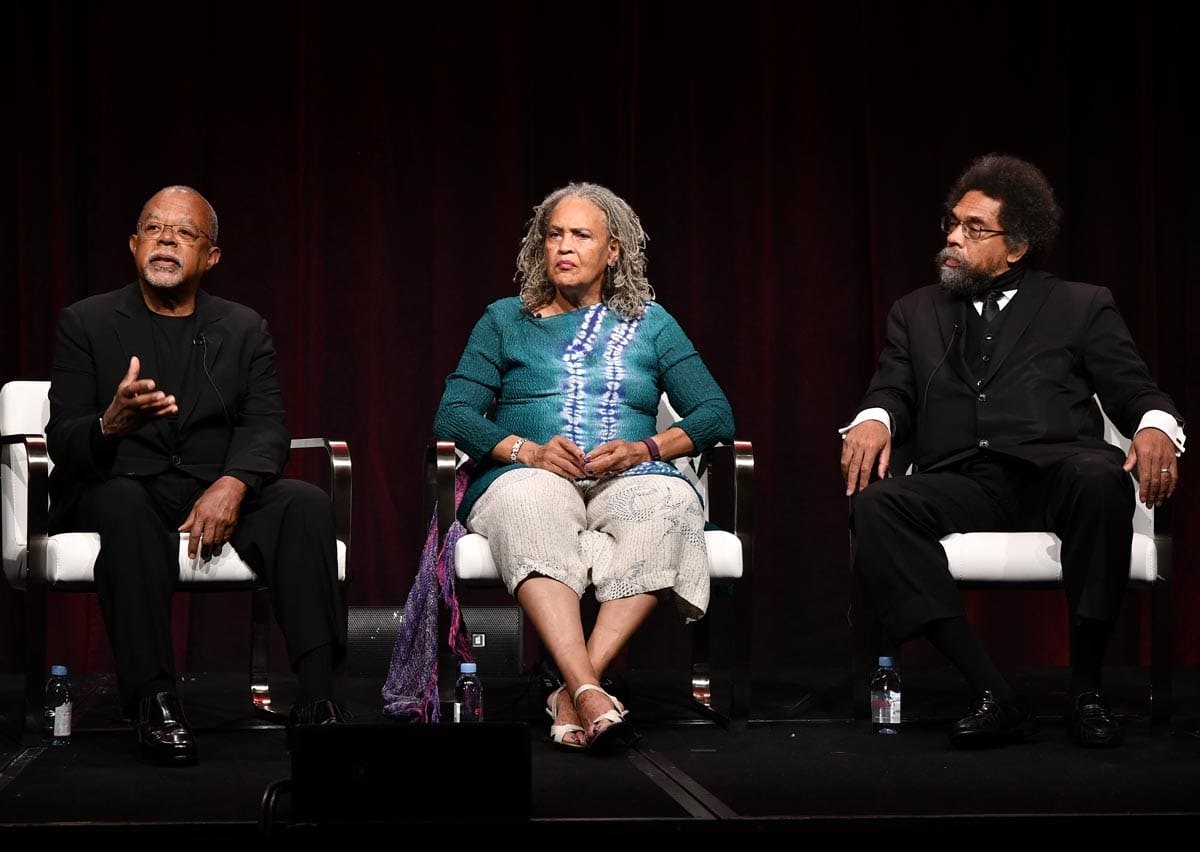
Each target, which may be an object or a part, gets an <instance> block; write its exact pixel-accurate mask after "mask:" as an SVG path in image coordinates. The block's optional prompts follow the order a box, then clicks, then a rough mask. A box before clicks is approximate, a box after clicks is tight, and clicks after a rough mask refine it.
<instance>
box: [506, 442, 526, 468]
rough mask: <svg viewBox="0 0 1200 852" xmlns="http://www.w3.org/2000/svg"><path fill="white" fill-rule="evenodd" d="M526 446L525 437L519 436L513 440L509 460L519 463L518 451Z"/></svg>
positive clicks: (512, 462) (511, 462)
mask: <svg viewBox="0 0 1200 852" xmlns="http://www.w3.org/2000/svg"><path fill="white" fill-rule="evenodd" d="M523 446H525V439H524V438H517V440H515V441H513V445H512V449H511V450H509V451H508V461H509V463H510V464H516V463H517V453H519V452H521V447H523Z"/></svg>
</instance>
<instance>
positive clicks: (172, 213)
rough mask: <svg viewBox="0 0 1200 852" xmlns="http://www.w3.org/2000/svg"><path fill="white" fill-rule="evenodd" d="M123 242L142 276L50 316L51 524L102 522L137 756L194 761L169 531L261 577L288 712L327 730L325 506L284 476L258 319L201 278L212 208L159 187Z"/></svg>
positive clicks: (330, 636)
mask: <svg viewBox="0 0 1200 852" xmlns="http://www.w3.org/2000/svg"><path fill="white" fill-rule="evenodd" d="M129 249H130V251H131V252H132V253H133V257H134V262H135V266H136V269H137V281H135V282H133V283H131V284H129V285H128V286H126V287H123V288H121V289H119V290H114V291H112V292H109V293H104V294H101V295H96V296H91V297H89V298H86V299H83V300H82V301H80V302H77V303H75V304H73V305H70V306H69V307H67V308H66V309H64V310H63V311H62V313H61V315H60V317H59V321H58V336H57V347H56V351H55V356H54V364H53V368H52V371H51V382H50V420H49V423H48V424H47V427H46V433H47V435H46V437H47V443H48V448H49V451H50V455H51V457H52V459H53V460H54V465H55V466H54V470H53V472H52V474H51V478H50V503H51V510H50V526H51V532H65V531H69V530H89V531H96V532H99V533H100V540H101V544H100V554H99V556H98V557H97V559H96V564H95V581H96V588H97V594H98V597H99V600H100V609H101V612H102V614H103V616H104V624H105V628H106V631H107V634H108V638H109V643H110V645H111V646H112V651H113V657H114V660H115V664H116V671H117V686H118V693H119V699H120V702H121V706H122V709H123V710H124V712H125V714H126V716H127V717H128V718H130V719H132V720H133V722H134V727H135V730H136V732H137V739H138V745H139V754H140V756H141V757H142V759H143V760H145V761H147V762H151V763H160V764H168V765H171V764H192V763H195V761H196V744H195V740H194V737H193V735H192V732H191V730H190V729H189V728H188V723H187V720H186V717H185V716H184V713H183V708H182V706H181V705H180V702H179V698H178V695H177V693H176V684H175V667H174V652H173V649H172V641H171V609H170V604H171V596H172V594H173V592H174V586H175V581H176V579H177V578H178V575H179V547H180V545H179V534H180V533H188V548H187V549H188V557H189V558H191V559H196V558H200V559H209V558H211V556H213V555H214V554H216V553H219V551H220V549H221V548H222V547H223V546H225V545H226V544H228V545H231V546H232V547H233V548H234V549H235V550H236V551H237V553H238V554H239V556H241V558H242V559H243V560H244V561H245V562H246V563H247V564H248V565H250V567H251V568H252V569H253V570H254V571H255V572H256V573H257V574H258V575H259V576H260V577H263V578H264V579H265V580H266V582H267V583H268V584H269V586H270V587H271V589H272V600H273V605H274V608H275V613H276V617H277V619H278V621H279V624H280V627H281V628H282V630H283V633H284V636H285V638H286V640H287V644H288V651H289V655H290V657H291V662H292V667H293V670H294V671H295V672H296V673H297V675H298V677H299V683H300V687H299V695H298V697H297V700H296V703H295V705H294V706H293V708H292V713H291V721H292V722H293V723H294V724H327V723H336V722H339V721H342V719H343V710H342V708H341V707H340V706H339V705H338V704H336V703H335V702H334V700H333V674H332V673H333V669H334V667H335V665H336V664H337V663H338V661H340V659H342V657H343V656H344V654H345V635H344V625H343V620H342V619H341V618H340V617H339V612H340V610H341V604H340V598H339V594H340V593H339V589H338V580H337V556H336V551H335V535H334V518H333V509H332V506H331V503H330V500H329V497H328V495H327V494H326V493H325V492H324V491H323V490H321V489H320V488H318V487H317V486H315V485H312V484H310V483H306V482H300V481H296V480H290V479H283V478H281V473H282V470H283V465H284V462H285V461H286V459H287V455H288V450H289V445H290V439H289V435H288V432H287V429H286V428H285V426H284V410H283V405H282V401H281V394H280V390H279V385H278V382H277V379H276V375H275V351H274V347H273V345H272V341H271V336H270V334H269V333H268V331H267V324H266V322H265V320H263V318H262V317H260V316H259V315H258V314H257V313H255V312H254V311H252V310H251V309H250V308H248V307H245V306H243V305H239V304H236V303H234V302H230V301H227V300H225V299H221V298H218V297H216V296H212V295H209V294H208V293H206V292H204V291H203V290H200V289H199V288H200V281H201V279H202V278H203V277H204V274H205V273H206V272H208V271H209V270H210V269H212V268H213V267H214V266H216V265H217V262H218V261H219V260H220V259H221V249H220V248H219V247H218V245H217V215H216V212H215V211H214V210H213V208H212V206H211V205H210V204H209V203H208V201H206V200H205V199H204V198H203V196H201V195H200V194H199V193H198V192H196V190H194V189H192V188H190V187H186V186H171V187H167V188H165V189H163V190H161V191H159V192H158V193H156V194H155V195H154V196H153V197H152V198H151V199H150V200H149V201H147V202H146V204H145V206H144V207H143V208H142V211H141V215H140V216H139V217H138V221H137V228H136V232H135V233H134V234H133V235H132V236H131V237H130V238H129Z"/></svg>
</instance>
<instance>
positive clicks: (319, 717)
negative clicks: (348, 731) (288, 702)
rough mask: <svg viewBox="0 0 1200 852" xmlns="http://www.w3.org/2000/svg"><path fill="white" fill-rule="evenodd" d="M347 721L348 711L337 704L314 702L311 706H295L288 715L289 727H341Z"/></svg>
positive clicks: (325, 701) (326, 700)
mask: <svg viewBox="0 0 1200 852" xmlns="http://www.w3.org/2000/svg"><path fill="white" fill-rule="evenodd" d="M345 721H346V711H345V710H344V709H342V708H341V707H340V706H339V705H338V704H337V703H336V702H334V701H331V700H329V699H328V698H327V699H325V700H324V701H313V702H311V703H309V704H300V705H293V707H292V710H291V712H290V713H288V726H289V727H295V726H296V725H340V724H342V723H343V722H345Z"/></svg>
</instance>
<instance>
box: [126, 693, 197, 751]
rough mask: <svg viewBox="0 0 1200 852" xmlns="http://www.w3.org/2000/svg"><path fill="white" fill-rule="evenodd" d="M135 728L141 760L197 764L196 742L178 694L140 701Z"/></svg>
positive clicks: (152, 696) (160, 695)
mask: <svg viewBox="0 0 1200 852" xmlns="http://www.w3.org/2000/svg"><path fill="white" fill-rule="evenodd" d="M134 728H135V729H136V730H137V739H138V756H139V757H141V759H142V760H143V761H144V762H145V763H153V764H157V765H159V766H190V765H192V764H194V763H195V762H196V740H195V738H194V737H193V736H192V732H191V731H190V730H189V729H188V725H187V718H186V717H185V716H184V715H183V705H181V704H180V703H179V696H177V695H176V694H175V693H173V692H158V693H155V694H154V695H148V696H146V697H145V698H142V699H140V700H139V701H138V709H137V719H136V720H135V721H134Z"/></svg>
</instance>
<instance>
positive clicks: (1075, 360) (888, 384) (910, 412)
mask: <svg viewBox="0 0 1200 852" xmlns="http://www.w3.org/2000/svg"><path fill="white" fill-rule="evenodd" d="M969 310H970V311H973V310H974V307H973V306H972V305H971V304H970V303H969V302H968V301H966V300H965V299H962V298H959V297H956V296H953V295H950V294H949V293H946V292H945V291H943V290H942V289H941V288H940V287H938V286H936V285H933V286H929V287H923V288H921V289H919V290H915V291H913V292H912V293H909V294H908V295H906V296H903V297H902V298H900V299H899V300H897V301H896V303H895V304H894V305H893V306H892V309H891V312H890V313H889V315H888V324H887V340H886V342H885V343H884V346H883V349H882V351H881V352H880V355H879V366H878V369H877V371H876V373H875V375H874V377H873V378H872V379H871V383H870V385H869V387H868V389H867V393H866V396H865V397H864V398H863V400H862V404H861V406H860V408H859V410H862V409H864V408H871V407H881V408H885V409H887V411H888V412H889V413H890V414H891V416H892V422H893V426H894V432H893V443H894V444H896V445H903V444H908V445H909V446H910V448H911V450H912V452H913V455H914V461H915V463H916V465H917V467H918V469H920V470H926V471H928V470H936V469H937V468H939V467H944V466H946V465H949V464H952V463H953V462H956V461H958V460H961V459H963V458H965V457H967V456H969V455H971V454H972V453H974V452H977V451H978V449H979V448H980V447H986V448H988V449H989V450H991V451H994V452H999V453H1004V454H1007V455H1010V456H1015V457H1017V458H1021V459H1025V460H1027V461H1029V462H1032V463H1033V464H1035V465H1037V466H1038V467H1043V466H1046V465H1049V464H1053V463H1054V462H1056V461H1059V460H1061V459H1062V458H1064V457H1065V456H1067V455H1070V454H1071V453H1073V452H1077V451H1078V450H1080V449H1083V448H1104V447H1108V446H1109V445H1108V444H1106V443H1105V442H1104V439H1103V437H1102V429H1101V427H1102V424H1101V422H1100V421H1099V419H1098V418H1097V417H1096V416H1095V413H1094V411H1093V408H1092V396H1093V394H1096V395H1098V396H1099V398H1100V402H1101V404H1102V406H1103V408H1104V411H1105V413H1106V414H1107V415H1108V417H1109V419H1110V420H1112V422H1113V424H1114V425H1115V426H1116V427H1117V428H1118V429H1119V430H1120V431H1121V432H1122V433H1123V434H1125V435H1126V436H1129V435H1132V434H1133V431H1134V429H1136V428H1137V425H1138V423H1139V422H1140V420H1141V418H1142V415H1144V414H1145V413H1146V412H1147V411H1150V410H1153V409H1160V410H1162V411H1167V412H1169V413H1170V414H1172V415H1173V416H1174V417H1175V418H1176V419H1177V420H1178V421H1179V422H1180V423H1181V424H1182V422H1183V420H1182V418H1181V417H1180V415H1179V412H1178V410H1177V409H1176V408H1175V404H1174V403H1173V402H1172V401H1171V398H1170V397H1169V396H1168V395H1167V394H1165V393H1163V392H1162V391H1161V390H1159V389H1158V387H1157V386H1156V385H1155V383H1154V381H1153V380H1152V378H1151V377H1150V371H1149V369H1148V368H1147V367H1146V364H1145V362H1144V361H1143V360H1142V358H1141V356H1140V355H1139V354H1138V351H1137V347H1136V346H1135V345H1134V342H1133V338H1132V336H1131V335H1130V333H1129V329H1128V327H1127V326H1126V324H1125V321H1124V319H1123V318H1122V317H1121V315H1120V313H1119V312H1118V311H1117V308H1116V305H1115V304H1114V302H1113V298H1112V293H1111V292H1110V291H1109V290H1108V289H1107V288H1106V287H1098V286H1094V285H1091V284H1080V283H1076V282H1070V281H1064V280H1062V279H1060V278H1057V277H1055V276H1054V275H1051V274H1049V273H1045V272H1033V271H1031V272H1029V273H1027V274H1026V275H1025V277H1024V279H1023V281H1022V282H1021V286H1020V290H1018V292H1017V294H1016V295H1015V296H1014V298H1013V299H1012V301H1011V302H1010V303H1009V304H1008V305H1007V306H1006V307H1005V309H1004V316H1005V321H1004V323H1003V324H1002V326H1001V328H1000V331H999V332H998V335H997V339H996V341H995V349H994V354H993V357H992V360H991V361H990V362H989V364H988V366H987V369H986V371H985V372H984V373H982V374H981V375H979V376H976V375H973V374H972V372H971V369H970V368H969V367H968V365H967V362H966V360H965V358H964V355H963V342H964V338H965V332H966V328H967V315H966V311H969ZM1114 452H1116V451H1115V450H1114Z"/></svg>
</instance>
